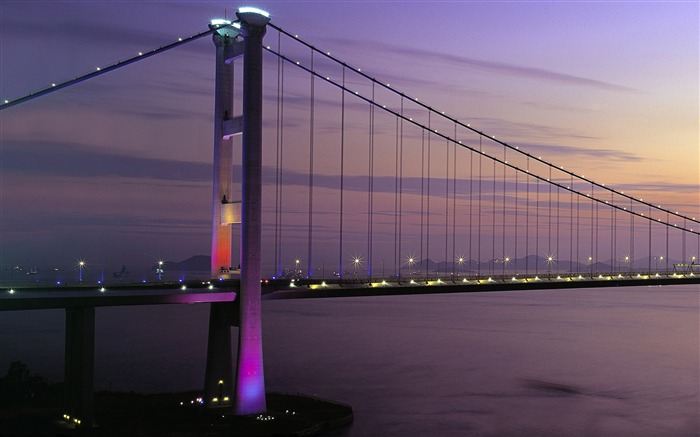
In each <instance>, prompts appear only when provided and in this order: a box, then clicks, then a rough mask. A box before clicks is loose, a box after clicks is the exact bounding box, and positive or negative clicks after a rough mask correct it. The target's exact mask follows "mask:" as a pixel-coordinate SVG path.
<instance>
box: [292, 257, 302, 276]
mask: <svg viewBox="0 0 700 437" xmlns="http://www.w3.org/2000/svg"><path fill="white" fill-rule="evenodd" d="M300 262H301V260H300V259H298V258H297V259H295V260H294V277H295V278H296V277H297V276H301V270H300V269H299V263H300Z"/></svg>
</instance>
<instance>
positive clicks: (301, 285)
mask: <svg viewBox="0 0 700 437" xmlns="http://www.w3.org/2000/svg"><path fill="white" fill-rule="evenodd" d="M672 284H700V275H695V274H693V273H690V274H676V273H674V274H664V275H660V274H652V275H645V274H641V273H640V274H633V275H630V276H624V275H622V274H607V275H602V274H601V275H598V276H586V277H584V276H566V277H565V276H559V275H541V276H533V277H512V276H508V275H506V276H498V277H496V276H494V277H492V278H462V277H459V278H457V277H453V278H437V277H434V278H433V277H431V278H415V279H412V278H402V279H401V280H398V279H397V278H393V279H392V280H390V281H384V280H378V279H368V278H355V279H337V278H336V279H326V280H321V279H295V280H290V279H276V280H265V281H263V284H262V285H263V299H265V300H273V299H304V298H329V297H352V296H357V297H359V296H392V295H408V294H437V293H470V292H489V291H526V290H544V289H570V288H599V287H631V286H643V285H646V286H651V285H672ZM239 286H240V284H239V282H238V280H229V281H220V282H214V283H213V284H209V282H191V283H186V284H180V283H167V284H151V285H148V284H133V285H123V284H119V285H108V286H104V287H102V286H77V287H53V286H47V287H23V288H13V289H10V288H7V287H3V288H2V289H0V311H17V310H33V309H52V308H88V307H101V306H128V305H164V304H192V303H213V302H232V301H235V300H236V295H237V292H238V289H239Z"/></svg>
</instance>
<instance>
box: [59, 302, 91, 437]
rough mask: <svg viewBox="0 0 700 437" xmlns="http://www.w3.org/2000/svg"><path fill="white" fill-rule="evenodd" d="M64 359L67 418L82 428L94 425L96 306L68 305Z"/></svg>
mask: <svg viewBox="0 0 700 437" xmlns="http://www.w3.org/2000/svg"><path fill="white" fill-rule="evenodd" d="M65 360H66V361H65V382H64V385H65V396H66V399H65V402H66V410H67V411H66V413H65V414H66V416H65V418H66V419H67V420H68V421H70V422H71V423H72V424H74V425H75V426H77V427H79V428H86V429H89V428H92V425H93V419H94V388H93V384H94V368H95V308H92V307H91V308H66V356H65Z"/></svg>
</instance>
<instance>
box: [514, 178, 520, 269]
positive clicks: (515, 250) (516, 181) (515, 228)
mask: <svg viewBox="0 0 700 437" xmlns="http://www.w3.org/2000/svg"><path fill="white" fill-rule="evenodd" d="M518 185H519V183H518V172H517V171H516V172H515V205H514V206H515V211H514V213H513V216H514V217H513V232H514V234H515V235H514V237H513V238H514V248H513V264H514V266H515V274H516V275H517V274H518V228H519V227H520V222H519V221H518V210H519V203H520V197H519V196H518Z"/></svg>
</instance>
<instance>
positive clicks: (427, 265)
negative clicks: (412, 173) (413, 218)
mask: <svg viewBox="0 0 700 437" xmlns="http://www.w3.org/2000/svg"><path fill="white" fill-rule="evenodd" d="M432 132H433V131H432V129H431V125H430V112H428V134H427V138H428V166H427V172H426V173H427V175H428V182H427V192H428V194H427V197H426V210H427V212H426V215H425V221H426V225H425V255H426V263H425V277H426V278H427V277H428V269H429V268H430V137H431V135H432Z"/></svg>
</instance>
